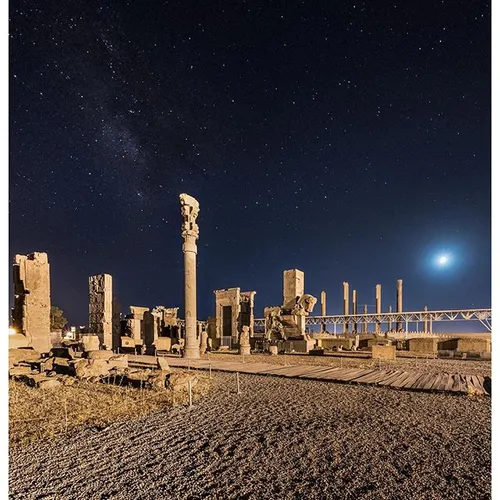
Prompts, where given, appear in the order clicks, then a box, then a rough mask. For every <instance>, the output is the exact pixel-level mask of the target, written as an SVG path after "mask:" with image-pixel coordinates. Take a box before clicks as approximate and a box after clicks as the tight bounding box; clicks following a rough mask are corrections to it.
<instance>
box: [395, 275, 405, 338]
mask: <svg viewBox="0 0 500 500" xmlns="http://www.w3.org/2000/svg"><path fill="white" fill-rule="evenodd" d="M396 312H397V313H402V312H403V280H398V281H397V282H396ZM402 329H403V323H401V322H400V321H398V322H397V323H396V330H397V331H398V332H399V331H401V330H402Z"/></svg>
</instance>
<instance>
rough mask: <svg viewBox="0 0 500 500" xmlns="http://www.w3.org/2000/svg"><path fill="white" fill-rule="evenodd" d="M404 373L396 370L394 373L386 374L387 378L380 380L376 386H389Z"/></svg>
mask: <svg viewBox="0 0 500 500" xmlns="http://www.w3.org/2000/svg"><path fill="white" fill-rule="evenodd" d="M402 373H404V372H403V371H402V370H396V371H394V372H389V373H388V374H387V377H386V378H385V379H382V380H380V381H379V382H377V384H378V385H391V384H392V382H394V380H396V379H397V378H398V377H400V376H401V374H402Z"/></svg>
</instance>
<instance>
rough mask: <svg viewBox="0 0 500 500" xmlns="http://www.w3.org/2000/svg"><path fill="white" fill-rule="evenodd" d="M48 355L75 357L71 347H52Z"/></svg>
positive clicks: (66, 357)
mask: <svg viewBox="0 0 500 500" xmlns="http://www.w3.org/2000/svg"><path fill="white" fill-rule="evenodd" d="M50 356H51V357H55V358H65V359H75V351H73V349H72V348H71V347H53V348H52V349H51V350H50Z"/></svg>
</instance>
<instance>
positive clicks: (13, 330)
mask: <svg viewBox="0 0 500 500" xmlns="http://www.w3.org/2000/svg"><path fill="white" fill-rule="evenodd" d="M16 333H17V331H16V329H15V328H12V327H11V328H9V335H16Z"/></svg>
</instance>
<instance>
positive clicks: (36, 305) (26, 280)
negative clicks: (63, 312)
mask: <svg viewBox="0 0 500 500" xmlns="http://www.w3.org/2000/svg"><path fill="white" fill-rule="evenodd" d="M13 274H14V309H13V311H12V320H13V326H14V328H15V329H16V331H17V334H18V336H19V335H23V336H25V337H26V341H27V345H29V346H31V347H33V348H34V349H35V350H37V351H39V352H49V351H50V348H51V342H50V268H49V261H48V257H47V254H46V253H44V252H34V253H32V254H29V255H16V256H15V258H14V268H13ZM19 338H21V337H19Z"/></svg>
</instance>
